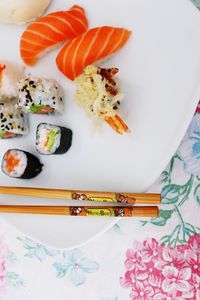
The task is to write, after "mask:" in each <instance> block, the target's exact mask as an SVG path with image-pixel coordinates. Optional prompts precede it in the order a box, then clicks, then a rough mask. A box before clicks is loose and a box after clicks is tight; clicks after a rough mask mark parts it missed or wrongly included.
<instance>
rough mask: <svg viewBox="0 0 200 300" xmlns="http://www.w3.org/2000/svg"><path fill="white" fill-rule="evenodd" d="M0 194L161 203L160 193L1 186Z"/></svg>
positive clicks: (129, 202) (132, 202)
mask: <svg viewBox="0 0 200 300" xmlns="http://www.w3.org/2000/svg"><path fill="white" fill-rule="evenodd" d="M0 194H6V195H17V196H31V197H39V198H54V199H65V200H83V201H85V200H87V201H95V202H115V203H120V204H122V203H127V204H160V202H161V197H160V194H138V193H125V192H124V193H120V192H119V193H118V192H97V191H75V190H62V189H45V188H26V187H6V186H0Z"/></svg>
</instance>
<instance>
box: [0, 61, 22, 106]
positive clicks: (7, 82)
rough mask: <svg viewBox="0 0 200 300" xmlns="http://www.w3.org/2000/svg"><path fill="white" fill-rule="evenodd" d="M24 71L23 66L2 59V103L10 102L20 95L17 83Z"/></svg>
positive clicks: (0, 82) (0, 63)
mask: <svg viewBox="0 0 200 300" xmlns="http://www.w3.org/2000/svg"><path fill="white" fill-rule="evenodd" d="M23 73H24V67H23V66H21V65H18V64H16V63H13V62H11V61H8V60H0V103H2V102H3V103H5V102H10V101H12V100H14V99H16V98H17V97H18V88H17V83H18V81H19V80H20V79H21V78H22V77H23Z"/></svg>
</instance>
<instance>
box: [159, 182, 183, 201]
mask: <svg viewBox="0 0 200 300" xmlns="http://www.w3.org/2000/svg"><path fill="white" fill-rule="evenodd" d="M179 195H180V186H179V185H177V184H168V185H166V186H164V187H163V189H162V191H161V197H162V204H173V203H176V202H177V201H178V199H179Z"/></svg>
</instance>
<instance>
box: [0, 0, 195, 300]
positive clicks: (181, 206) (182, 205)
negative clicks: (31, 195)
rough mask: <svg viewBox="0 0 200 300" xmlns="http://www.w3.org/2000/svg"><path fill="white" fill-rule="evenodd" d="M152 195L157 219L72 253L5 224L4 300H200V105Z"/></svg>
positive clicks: (123, 226) (1, 252)
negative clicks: (157, 202) (156, 195)
mask: <svg viewBox="0 0 200 300" xmlns="http://www.w3.org/2000/svg"><path fill="white" fill-rule="evenodd" d="M193 2H194V4H195V5H196V6H197V7H198V8H200V0H193ZM149 192H161V194H162V199H163V200H162V205H161V210H160V216H159V217H158V218H154V219H151V220H147V219H121V221H120V222H119V223H118V224H117V225H114V226H113V227H112V228H111V229H110V230H109V231H107V232H106V233H104V234H103V235H101V236H99V237H97V238H96V239H95V240H93V241H92V242H90V243H88V244H86V245H85V246H83V247H81V248H78V249H73V250H71V251H65V250H55V249H51V248H48V247H46V246H44V245H42V244H38V243H37V242H35V241H34V240H31V239H30V238H28V237H26V236H23V235H22V234H21V233H20V232H18V231H17V230H15V229H13V228H11V227H10V226H9V225H7V224H6V223H4V222H3V221H1V220H0V299H1V300H25V299H26V300H27V299H28V300H40V299H44V300H46V299H48V300H55V299H56V300H64V299H70V300H79V299H84V300H85V299H87V300H125V299H133V300H135V299H136V300H151V299H152V300H162V299H163V300H164V299H166V300H169V299H176V300H177V299H178V300H182V299H193V300H196V299H197V300H200V218H199V213H200V104H199V106H198V107H197V110H196V112H195V114H194V117H193V119H192V122H191V124H190V127H189V128H188V131H187V133H186V134H185V136H184V138H183V140H182V143H181V145H180V146H179V149H178V150H177V152H176V153H175V154H174V156H173V157H172V159H171V161H170V163H169V164H168V166H167V167H166V169H165V170H164V171H163V172H162V174H161V175H160V177H159V178H158V180H157V181H156V182H155V184H154V185H153V186H152V187H151V188H150V189H149Z"/></svg>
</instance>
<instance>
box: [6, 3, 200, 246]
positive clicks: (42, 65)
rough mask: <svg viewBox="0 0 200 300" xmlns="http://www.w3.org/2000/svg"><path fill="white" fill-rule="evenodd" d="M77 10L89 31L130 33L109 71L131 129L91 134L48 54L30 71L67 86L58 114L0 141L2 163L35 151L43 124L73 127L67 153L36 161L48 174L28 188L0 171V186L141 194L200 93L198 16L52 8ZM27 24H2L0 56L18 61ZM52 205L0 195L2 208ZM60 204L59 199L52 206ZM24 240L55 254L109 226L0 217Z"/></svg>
mask: <svg viewBox="0 0 200 300" xmlns="http://www.w3.org/2000/svg"><path fill="white" fill-rule="evenodd" d="M74 3H76V4H80V5H83V6H84V8H85V9H86V11H87V15H88V18H89V21H90V25H91V27H92V26H99V25H106V24H107V25H113V26H125V27H127V28H129V29H131V30H132V31H133V35H132V37H131V39H130V41H129V42H128V43H127V45H126V46H125V47H124V48H123V49H122V50H121V51H120V52H119V53H117V54H116V55H114V56H113V57H112V58H110V59H109V60H108V61H106V63H104V65H105V66H117V67H119V69H120V73H119V77H120V78H121V79H122V82H123V91H124V93H125V94H126V97H125V100H124V103H123V105H122V108H121V115H122V116H123V117H124V119H125V120H126V122H127V124H128V125H129V126H130V128H131V129H132V131H131V133H130V134H124V135H123V136H118V135H117V134H115V132H113V131H112V130H111V129H110V128H109V127H107V126H106V125H104V124H103V125H102V132H100V133H96V134H94V133H93V131H92V123H91V120H89V119H88V118H87V117H86V116H85V114H84V112H83V111H82V110H81V109H80V108H78V107H77V106H76V104H75V103H74V102H73V89H74V86H73V83H72V82H70V81H69V80H68V79H67V78H65V77H64V76H62V75H61V74H60V73H59V71H58V70H57V69H56V66H55V56H56V53H57V51H54V52H52V53H50V54H48V55H47V56H45V57H44V58H42V59H41V60H40V62H39V63H38V64H37V66H36V67H34V68H29V69H28V71H30V72H32V73H33V74H35V75H38V76H45V77H52V78H55V79H57V80H58V81H59V82H60V83H61V84H62V86H63V87H64V88H65V92H66V95H65V112H64V113H63V115H61V116H36V115H34V116H33V115H32V116H30V127H31V131H30V134H29V135H28V136H27V137H26V138H19V139H13V140H7V141H6V140H3V141H0V143H1V147H0V159H2V155H3V153H4V151H6V150H7V149H8V148H10V147H19V148H22V149H25V150H28V151H31V152H33V153H36V151H35V129H36V126H37V124H38V123H39V122H41V121H46V122H50V123H54V124H60V125H65V126H69V127H70V128H72V129H73V132H74V137H73V146H72V148H71V150H70V151H69V152H68V153H67V154H65V155H60V156H51V157H49V156H48V157H44V156H43V157H41V161H42V162H43V163H44V165H45V168H44V171H43V172H42V174H41V175H40V176H38V177H37V178H35V179H34V180H30V181H23V180H14V179H10V178H8V177H6V176H4V175H3V174H2V173H1V174H0V184H1V185H7V186H33V187H51V188H53V187H54V188H71V189H89V190H110V191H137V192H142V191H145V190H146V189H147V188H148V187H149V186H150V185H151V184H152V183H153V181H154V180H155V179H156V178H157V177H158V176H159V174H160V172H161V171H162V170H163V168H164V167H165V165H166V164H167V162H168V161H169V159H170V157H171V156H172V155H173V153H174V152H175V150H176V148H177V147H178V144H179V142H180V141H181V138H182V137H183V135H184V132H185V131H186V128H187V126H188V125H189V122H190V120H191V117H192V114H193V112H194V109H195V106H196V105H197V102H198V97H199V95H200V89H199V87H200V60H199V53H200V14H199V12H198V10H197V9H196V8H195V7H194V6H193V5H192V4H191V3H190V1H187V0H176V1H174V0H167V1H161V0H150V1H147V0H123V1H120V0H101V1H90V0H82V1H81V0H77V1H76V2H74V1H65V0H62V1H61V0H59V1H58V0H54V1H53V3H52V5H51V6H50V8H49V11H55V10H61V9H68V8H69V7H70V5H73V4H74ZM24 28H25V27H24V26H21V27H18V26H8V25H7V26H4V25H1V26H0V40H1V47H0V57H1V58H6V59H10V60H15V61H19V62H20V61H21V60H20V57H19V49H18V44H19V37H20V34H21V32H22V31H23V30H24ZM11 202H12V203H25V202H26V203H27V202H29V203H31V204H33V203H51V201H44V200H35V201H33V199H31V198H30V199H20V198H17V197H9V196H1V203H11ZM53 203H54V204H55V203H59V204H63V201H59V202H53ZM1 217H2V218H4V219H5V220H7V221H8V222H9V223H10V224H12V225H14V226H15V227H16V228H18V229H20V230H21V231H23V232H24V233H25V234H27V235H29V236H31V237H33V238H35V239H37V240H38V241H40V242H43V243H46V244H48V245H51V246H54V247H67V248H69V247H72V246H75V245H78V244H82V243H84V242H86V241H87V240H89V239H91V238H92V237H94V236H95V235H97V234H99V233H100V232H102V231H104V230H106V229H107V228H109V226H111V225H112V224H113V222H114V221H115V220H114V219H108V218H107V219H106V218H105V219H104V218H96V219H93V218H91V219H90V218H73V217H72V218H68V217H58V216H35V215H2V216H1Z"/></svg>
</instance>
